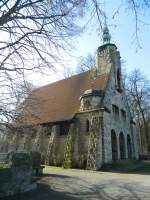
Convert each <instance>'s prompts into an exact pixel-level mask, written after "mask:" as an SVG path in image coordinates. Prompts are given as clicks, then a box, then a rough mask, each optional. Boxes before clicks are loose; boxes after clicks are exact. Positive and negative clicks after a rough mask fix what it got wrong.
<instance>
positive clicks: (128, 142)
mask: <svg viewBox="0 0 150 200" xmlns="http://www.w3.org/2000/svg"><path fill="white" fill-rule="evenodd" d="M127 149H128V158H132V148H131V137H130V135H127Z"/></svg>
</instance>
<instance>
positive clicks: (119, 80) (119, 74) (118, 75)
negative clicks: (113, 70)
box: [117, 68, 122, 92]
mask: <svg viewBox="0 0 150 200" xmlns="http://www.w3.org/2000/svg"><path fill="white" fill-rule="evenodd" d="M117 90H118V92H122V90H121V71H120V69H119V68H118V70H117Z"/></svg>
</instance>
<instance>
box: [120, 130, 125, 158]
mask: <svg viewBox="0 0 150 200" xmlns="http://www.w3.org/2000/svg"><path fill="white" fill-rule="evenodd" d="M119 145H120V159H125V158H126V152H125V139H124V135H123V133H122V132H121V133H120V135H119Z"/></svg>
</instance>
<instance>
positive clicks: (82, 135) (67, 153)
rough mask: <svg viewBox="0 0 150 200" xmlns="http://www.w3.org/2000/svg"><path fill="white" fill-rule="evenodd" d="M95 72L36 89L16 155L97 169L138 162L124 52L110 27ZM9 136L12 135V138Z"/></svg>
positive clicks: (24, 115) (16, 141)
mask: <svg viewBox="0 0 150 200" xmlns="http://www.w3.org/2000/svg"><path fill="white" fill-rule="evenodd" d="M95 63H96V66H95V68H93V69H92V70H89V71H87V72H84V73H81V74H78V75H75V76H72V77H70V78H67V79H64V80H61V81H58V82H55V83H52V84H49V85H47V86H44V87H41V88H38V89H36V90H35V91H33V92H32V94H31V95H29V98H28V99H27V100H26V101H25V103H24V108H23V109H22V116H20V118H19V120H20V121H21V123H22V124H23V125H22V127H23V128H19V130H18V131H17V133H16V134H14V135H13V139H12V137H11V136H10V143H9V146H10V147H11V148H10V149H11V150H12V151H21V150H27V151H39V152H40V153H41V155H42V160H43V162H44V163H47V164H49V165H60V166H62V165H65V164H66V163H67V165H68V166H70V167H78V168H87V169H95V170H97V169H99V168H100V167H101V166H102V165H103V164H105V163H111V162H112V161H115V160H120V159H138V156H139V150H138V143H139V141H138V130H137V128H136V124H135V123H134V121H133V119H132V116H131V114H130V107H129V105H128V102H127V98H126V94H125V90H124V87H123V82H122V76H121V62H120V53H119V51H118V50H117V47H116V45H115V44H112V43H110V35H109V30H108V28H107V27H105V28H104V32H103V45H101V46H100V47H99V48H98V49H97V53H96V62H95ZM10 135H11V134H10Z"/></svg>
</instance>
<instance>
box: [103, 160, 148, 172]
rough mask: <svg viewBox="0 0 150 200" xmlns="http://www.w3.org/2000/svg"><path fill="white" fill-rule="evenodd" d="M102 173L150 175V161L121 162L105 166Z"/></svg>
mask: <svg viewBox="0 0 150 200" xmlns="http://www.w3.org/2000/svg"><path fill="white" fill-rule="evenodd" d="M100 170H101V171H108V172H122V173H139V174H150V161H143V160H120V161H115V162H113V163H111V164H107V165H103V166H102V168H101V169H100Z"/></svg>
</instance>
